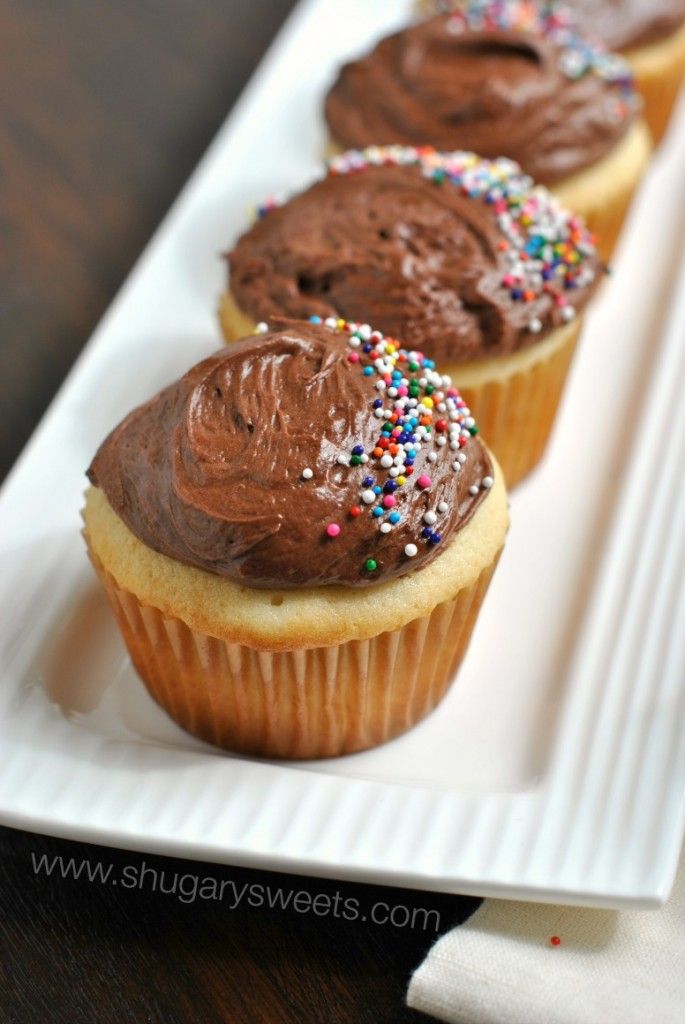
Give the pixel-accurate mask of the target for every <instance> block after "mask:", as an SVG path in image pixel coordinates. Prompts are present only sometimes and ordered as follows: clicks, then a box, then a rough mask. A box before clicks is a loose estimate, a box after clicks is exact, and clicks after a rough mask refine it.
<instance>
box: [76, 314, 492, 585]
mask: <svg viewBox="0 0 685 1024" xmlns="http://www.w3.org/2000/svg"><path fill="white" fill-rule="evenodd" d="M476 433H477V428H476V426H475V424H474V422H473V419H472V418H471V416H470V413H469V411H468V409H466V408H465V406H464V403H463V401H462V400H461V398H460V397H459V394H458V392H457V391H456V390H455V389H454V388H452V387H451V385H450V383H449V380H448V379H447V380H445V379H443V378H442V377H441V376H440V375H439V374H438V373H437V371H436V370H435V369H434V366H433V364H432V363H431V362H430V361H429V360H426V359H424V357H422V356H420V355H419V354H417V353H407V352H404V351H402V350H400V349H399V345H397V344H395V343H393V342H391V341H390V340H389V339H386V338H384V337H383V336H382V335H380V334H379V333H377V332H372V331H371V329H370V328H369V327H368V326H366V325H336V326H335V327H329V326H326V325H323V324H312V323H307V322H294V321H281V322H279V323H277V324H275V325H274V327H273V329H271V330H269V331H268V332H267V333H265V334H263V335H262V336H259V337H254V338H250V339H247V340H245V341H243V342H241V343H239V344H236V345H234V346H231V347H230V348H227V349H224V350H223V351H221V352H220V353H218V354H216V355H214V356H211V357H210V358H208V359H205V360H204V361H203V362H201V363H199V364H198V365H197V366H195V367H193V369H191V370H190V371H189V372H188V373H187V374H186V375H185V376H184V377H182V378H181V379H180V380H179V381H178V383H176V384H172V385H171V386H170V387H168V388H166V389H165V390H164V391H162V392H161V393H160V394H159V395H157V396H156V397H155V398H153V399H152V400H151V401H149V402H147V403H146V404H145V405H143V406H141V407H140V408H138V409H136V410H135V411H134V412H132V413H131V414H130V415H129V416H128V417H127V418H126V419H125V420H124V421H123V422H122V423H121V424H120V426H118V427H117V428H116V429H115V430H114V431H113V432H112V433H111V434H110V436H109V437H108V438H107V439H106V440H105V441H104V443H103V444H102V446H101V447H100V449H99V451H98V453H97V455H96V456H95V458H94V460H93V462H92V464H91V466H90V469H89V470H88V476H89V479H90V480H91V482H92V483H93V484H94V485H96V486H97V487H100V488H102V490H103V491H104V493H105V495H106V497H107V499H108V501H109V503H110V505H111V506H112V508H113V509H114V511H115V512H116V513H117V515H118V516H119V517H120V518H121V519H122V520H123V521H124V523H126V525H127V526H128V527H129V529H130V530H131V531H132V532H133V533H134V534H135V535H136V537H138V538H139V539H140V540H141V541H143V543H145V544H147V545H148V546H149V547H151V548H153V549H154V550H155V551H159V552H161V553H163V554H165V555H168V556H169V557H171V558H174V559H177V560H178V561H180V562H184V563H187V564H188V565H193V566H198V567H199V568H201V569H206V570H208V571H210V572H212V573H216V574H218V575H220V576H223V577H226V578H228V579H231V580H235V581H237V582H239V583H243V584H245V585H246V586H249V587H277V588H282V587H297V586H324V585H326V584H342V585H345V586H353V587H355V586H368V585H370V584H373V583H376V582H378V581H380V580H387V579H390V578H392V577H395V576H401V575H403V574H404V573H407V572H409V571H410V570H413V569H415V568H419V567H421V566H424V565H426V564H428V563H429V562H430V561H432V560H433V559H434V558H436V557H438V556H439V554H440V552H441V551H442V550H443V549H444V547H445V546H446V545H447V544H448V543H449V542H450V541H451V540H452V538H453V537H454V536H455V534H456V533H457V532H458V530H459V529H461V527H463V526H464V524H465V523H466V522H468V520H469V519H470V517H471V516H472V515H473V513H474V511H475V510H476V508H477V507H478V506H479V504H480V503H481V502H482V501H483V500H484V498H485V496H486V494H487V491H488V489H489V487H490V486H491V485H492V476H491V474H492V465H491V463H490V459H489V456H488V454H487V450H486V449H485V447H484V446H483V444H482V443H481V442H480V440H479V438H478V437H477V436H475V435H476Z"/></svg>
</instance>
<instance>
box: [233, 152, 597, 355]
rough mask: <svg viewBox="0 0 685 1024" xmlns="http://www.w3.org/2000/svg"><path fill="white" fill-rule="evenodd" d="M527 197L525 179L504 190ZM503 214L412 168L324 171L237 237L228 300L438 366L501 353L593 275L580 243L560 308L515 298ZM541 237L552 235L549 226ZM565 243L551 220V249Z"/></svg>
mask: <svg viewBox="0 0 685 1024" xmlns="http://www.w3.org/2000/svg"><path fill="white" fill-rule="evenodd" d="M522 180H523V181H524V182H525V181H527V179H522ZM530 191H531V189H530V182H528V188H527V189H526V188H525V187H524V188H523V192H522V193H521V190H519V189H518V188H514V189H513V192H514V195H515V196H518V195H519V194H524V195H525V194H526V192H527V193H528V194H530ZM540 202H541V203H542V202H543V201H542V200H540ZM546 202H547V203H549V202H550V200H549V197H547V199H546ZM538 208H539V207H538ZM501 216H502V215H501V211H500V207H499V205H498V203H495V202H489V201H488V197H473V196H471V195H466V194H464V189H463V188H460V187H457V186H456V185H453V184H452V183H451V182H450V181H445V182H444V183H443V184H441V185H438V184H436V182H435V180H433V179H432V178H429V177H426V174H425V172H424V168H422V167H420V166H408V165H405V166H369V167H367V168H366V169H365V170H363V171H361V172H357V173H349V174H331V175H329V176H328V177H327V178H325V179H324V180H323V181H320V182H317V183H316V184H315V185H313V186H312V187H311V188H309V189H307V190H306V191H305V192H303V193H301V194H300V195H298V196H296V197H294V198H293V199H291V200H290V201H289V202H288V203H286V204H285V205H284V206H282V207H280V208H278V209H275V210H273V211H272V212H270V213H268V215H267V216H265V217H264V218H263V219H262V220H260V221H258V222H257V223H256V224H255V225H254V226H253V227H252V229H251V230H249V231H248V232H247V233H246V234H244V235H243V236H242V238H241V239H240V240H239V241H238V243H237V244H236V246H235V248H234V249H233V251H232V252H231V253H230V254H229V255H228V262H229V265H230V287H231V291H232V293H233V296H234V298H235V300H236V302H237V304H238V306H239V307H240V308H241V309H242V310H243V312H245V313H246V314H247V315H249V316H251V317H253V318H254V320H255V322H258V321H260V320H268V318H269V317H270V316H271V315H272V314H280V315H284V316H292V317H308V316H310V315H312V314H316V315H319V316H321V317H324V318H325V317H327V316H332V315H340V316H343V317H346V318H349V317H351V316H354V317H355V318H359V319H363V320H365V321H367V322H368V323H370V324H374V325H375V326H377V327H378V329H379V330H382V331H384V332H386V333H387V334H390V335H393V336H395V337H399V338H402V339H403V341H404V342H405V343H406V344H407V345H408V346H409V347H412V348H417V349H421V350H422V351H425V352H426V353H427V354H428V355H429V356H431V357H432V358H434V359H436V360H438V362H439V363H440V362H442V364H443V365H445V363H454V362H467V361H470V360H476V359H482V358H485V357H490V356H503V355H507V354H509V353H511V352H514V351H516V350H517V349H521V348H524V347H526V346H528V345H531V344H532V343H533V342H536V341H539V340H540V339H541V338H542V337H544V336H545V334H546V333H549V331H551V330H552V329H553V328H555V327H556V326H558V325H559V324H560V323H562V322H563V321H564V319H566V318H567V317H568V314H569V312H570V311H572V310H580V309H582V308H583V306H584V305H585V304H586V302H587V301H588V299H589V297H590V295H591V294H592V292H593V290H594V289H595V287H596V284H597V280H598V278H599V277H600V276H601V275H600V265H599V261H598V258H597V255H596V252H595V251H594V249H593V248H592V247H591V246H586V247H585V249H584V250H583V249H577V250H575V253H574V258H577V263H575V264H574V266H575V267H577V268H578V275H577V276H574V278H573V281H572V282H571V284H572V285H573V287H572V288H571V289H570V290H568V291H565V292H564V295H563V301H564V303H566V306H564V305H562V304H561V302H560V299H561V296H560V295H559V293H558V292H555V290H554V288H552V287H551V286H550V285H547V284H545V285H544V286H542V287H539V288H538V289H537V293H536V294H535V295H534V297H533V298H532V300H531V301H527V302H525V301H521V295H522V292H521V290H520V289H518V290H517V289H516V288H512V287H509V286H507V284H506V282H507V281H508V273H509V271H510V270H511V267H512V263H511V256H512V249H511V248H510V247H509V246H508V243H507V242H506V241H505V235H504V233H503V231H502V227H501V224H502V221H501ZM540 230H541V232H542V231H544V230H547V232H548V234H549V230H550V223H549V221H545V222H544V225H543V226H542V227H541V229H540ZM578 230H579V229H576V231H578ZM555 231H556V232H557V233H556V234H555V233H554V232H555ZM581 234H582V232H581ZM563 237H564V231H563V230H562V228H561V227H560V224H559V222H558V221H557V223H556V226H554V224H553V229H552V240H553V241H554V240H558V239H560V238H563ZM526 248H527V245H525V244H524V249H526ZM525 255H527V252H525ZM554 271H558V268H551V267H550V268H547V269H544V270H542V271H541V273H540V275H539V277H540V281H541V280H542V275H543V273H544V274H545V275H546V276H551V277H552V279H554V276H555V275H554ZM573 274H575V271H573ZM540 281H539V282H538V284H540Z"/></svg>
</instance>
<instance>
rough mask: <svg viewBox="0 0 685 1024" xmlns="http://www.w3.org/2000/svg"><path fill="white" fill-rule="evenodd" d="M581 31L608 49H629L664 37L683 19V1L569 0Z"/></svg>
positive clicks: (679, 24) (684, 7)
mask: <svg viewBox="0 0 685 1024" xmlns="http://www.w3.org/2000/svg"><path fill="white" fill-rule="evenodd" d="M569 6H570V7H571V8H572V9H573V11H574V12H575V14H576V16H577V18H578V24H579V26H580V27H581V29H582V30H583V31H584V32H587V33H588V34H589V35H593V36H597V38H598V39H601V40H602V42H604V43H605V44H606V45H607V46H608V47H609V49H611V50H630V49H632V48H634V47H636V46H645V45H648V44H649V43H656V42H659V41H660V40H662V39H665V38H667V36H669V35H670V34H671V33H672V32H676V31H677V30H678V29H679V28H680V27H681V26H682V25H683V22H685V0H570V2H569Z"/></svg>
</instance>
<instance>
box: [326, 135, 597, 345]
mask: <svg viewBox="0 0 685 1024" xmlns="http://www.w3.org/2000/svg"><path fill="white" fill-rule="evenodd" d="M372 167H419V168H420V169H421V171H422V172H423V174H424V176H425V177H426V178H428V179H429V180H430V181H432V182H434V183H435V184H436V185H440V186H441V185H444V184H445V183H448V184H450V185H453V186H455V187H456V188H458V189H459V190H460V191H461V192H462V194H463V195H465V196H468V197H469V198H470V199H472V200H474V201H477V202H484V203H486V204H487V205H488V206H491V207H492V209H493V211H494V213H495V215H496V223H497V226H498V228H499V231H500V233H501V235H502V238H501V241H500V243H499V246H498V248H499V249H500V251H501V253H502V255H503V258H504V263H505V265H506V266H505V270H504V272H503V274H502V277H501V283H502V287H503V288H505V289H506V290H507V291H508V292H509V295H510V297H511V298H512V299H513V300H514V301H515V302H523V303H533V302H536V301H537V300H539V299H540V298H541V297H542V296H544V295H548V296H550V298H551V301H552V302H553V303H554V305H555V306H556V307H558V309H559V315H560V316H561V319H562V320H564V321H566V322H570V321H571V320H573V318H574V317H575V315H576V310H575V308H574V306H573V305H572V304H571V302H570V301H569V296H568V293H569V292H572V291H575V290H576V289H578V288H583V287H586V286H588V285H590V284H591V283H592V282H593V281H594V279H595V276H596V255H597V250H596V247H595V240H594V236H593V235H592V234H591V233H590V232H589V231H588V229H587V228H586V227H585V224H584V222H583V221H582V219H581V218H580V217H577V216H575V215H574V214H572V213H570V211H568V210H566V209H564V208H563V207H562V206H561V205H560V203H559V202H558V200H556V199H555V198H554V196H552V195H551V193H550V192H548V191H547V189H546V188H544V187H543V186H542V185H535V184H534V183H533V180H532V178H530V177H529V176H528V175H527V174H524V172H523V171H522V170H521V168H520V167H519V165H518V164H517V163H515V162H514V161H513V160H509V159H507V158H504V157H501V158H499V159H497V160H486V159H484V158H482V157H478V156H476V155H475V154H474V153H466V152H460V151H457V152H454V153H438V152H437V151H436V150H435V149H433V148H432V147H429V146H421V147H415V146H370V147H369V148H368V149H364V150H356V149H353V150H348V151H347V152H346V153H342V154H341V155H340V156H336V157H334V158H333V159H332V160H331V161H330V163H329V165H328V172H329V174H330V175H342V174H356V173H359V172H361V171H365V170H368V169H369V168H372ZM542 328H543V324H542V322H541V321H540V319H539V318H538V317H537V316H531V318H530V320H529V323H528V330H529V331H530V332H531V333H532V334H539V333H540V331H541V330H542Z"/></svg>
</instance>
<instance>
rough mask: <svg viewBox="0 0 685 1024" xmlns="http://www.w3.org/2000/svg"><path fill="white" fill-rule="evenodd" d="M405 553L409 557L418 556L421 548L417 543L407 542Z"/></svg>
mask: <svg viewBox="0 0 685 1024" xmlns="http://www.w3.org/2000/svg"><path fill="white" fill-rule="evenodd" d="M404 553H405V555H406V556H407V558H416V556H417V555H418V553H419V549H418V548H417V546H416V544H407V546H406V548H405V549H404Z"/></svg>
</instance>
